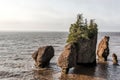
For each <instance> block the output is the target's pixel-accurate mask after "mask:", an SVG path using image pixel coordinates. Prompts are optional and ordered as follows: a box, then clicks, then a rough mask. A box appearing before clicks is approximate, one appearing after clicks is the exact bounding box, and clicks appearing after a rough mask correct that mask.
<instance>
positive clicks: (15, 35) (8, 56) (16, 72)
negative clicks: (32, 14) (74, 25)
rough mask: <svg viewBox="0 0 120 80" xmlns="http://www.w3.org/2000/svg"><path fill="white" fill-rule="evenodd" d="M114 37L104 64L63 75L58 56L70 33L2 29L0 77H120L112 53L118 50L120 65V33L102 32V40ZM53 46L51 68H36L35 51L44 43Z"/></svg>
mask: <svg viewBox="0 0 120 80" xmlns="http://www.w3.org/2000/svg"><path fill="white" fill-rule="evenodd" d="M105 35H106V36H110V42H109V45H110V55H109V57H108V61H107V62H106V63H104V64H97V66H96V67H94V68H82V67H81V68H79V70H77V71H75V70H73V69H71V70H70V72H69V74H68V75H62V74H61V72H60V71H61V69H60V68H59V67H58V66H57V64H56V63H57V59H58V56H59V55H60V53H61V52H62V51H63V49H64V46H65V44H66V39H67V36H68V33H67V32H0V80H120V66H119V65H113V64H112V53H116V54H117V56H118V61H119V64H120V33H119V32H100V33H99V34H98V43H99V41H100V40H101V39H102V38H103V37H104V36H105ZM45 45H52V46H53V47H54V49H55V56H54V57H53V58H52V60H51V63H50V68H48V69H43V70H39V71H38V70H36V69H35V68H34V61H33V59H32V57H31V54H32V53H33V52H35V51H36V50H37V49H38V48H39V47H40V46H45Z"/></svg>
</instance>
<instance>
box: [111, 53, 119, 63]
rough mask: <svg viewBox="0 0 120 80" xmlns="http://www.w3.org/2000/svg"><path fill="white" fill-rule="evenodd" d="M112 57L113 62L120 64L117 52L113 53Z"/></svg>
mask: <svg viewBox="0 0 120 80" xmlns="http://www.w3.org/2000/svg"><path fill="white" fill-rule="evenodd" d="M112 58H113V64H118V60H117V55H116V54H115V53H113V54H112Z"/></svg>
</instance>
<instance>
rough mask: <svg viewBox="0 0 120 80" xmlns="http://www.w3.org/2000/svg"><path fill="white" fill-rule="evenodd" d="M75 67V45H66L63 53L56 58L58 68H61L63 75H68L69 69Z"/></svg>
mask: <svg viewBox="0 0 120 80" xmlns="http://www.w3.org/2000/svg"><path fill="white" fill-rule="evenodd" d="M75 65H76V47H75V44H67V45H66V46H65V48H64V51H63V52H62V54H61V55H60V56H59V58H58V66H60V67H61V68H62V72H63V73H68V70H69V68H71V67H74V66H75Z"/></svg>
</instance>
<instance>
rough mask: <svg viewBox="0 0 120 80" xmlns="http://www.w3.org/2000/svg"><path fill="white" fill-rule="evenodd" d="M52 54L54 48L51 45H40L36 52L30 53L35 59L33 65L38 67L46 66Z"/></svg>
mask: <svg viewBox="0 0 120 80" xmlns="http://www.w3.org/2000/svg"><path fill="white" fill-rule="evenodd" d="M53 56H54V48H53V47H52V46H43V47H40V48H39V49H38V50H37V51H36V52H34V53H33V54H32V58H33V59H34V60H35V66H36V67H38V68H44V67H47V66H48V65H49V62H50V60H51V58H52V57H53Z"/></svg>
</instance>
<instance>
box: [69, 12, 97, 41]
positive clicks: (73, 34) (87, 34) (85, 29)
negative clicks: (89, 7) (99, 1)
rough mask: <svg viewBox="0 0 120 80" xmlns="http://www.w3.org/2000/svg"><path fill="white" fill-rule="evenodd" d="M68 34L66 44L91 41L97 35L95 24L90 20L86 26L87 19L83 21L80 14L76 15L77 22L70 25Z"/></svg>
mask: <svg viewBox="0 0 120 80" xmlns="http://www.w3.org/2000/svg"><path fill="white" fill-rule="evenodd" d="M69 32H70V33H69V36H68V40H67V42H68V43H71V42H77V41H78V40H79V39H91V38H93V37H94V36H95V34H96V33H97V24H96V23H95V22H94V20H93V19H91V20H90V24H89V25H88V23H87V19H85V21H84V20H83V16H82V14H78V15H77V21H76V22H75V23H73V24H71V27H70V29H69Z"/></svg>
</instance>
